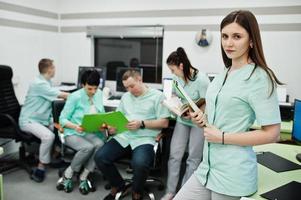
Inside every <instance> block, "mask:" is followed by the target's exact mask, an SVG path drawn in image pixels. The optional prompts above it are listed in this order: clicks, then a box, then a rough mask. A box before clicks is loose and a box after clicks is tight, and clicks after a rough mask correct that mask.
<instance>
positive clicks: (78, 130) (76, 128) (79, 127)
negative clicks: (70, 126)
mask: <svg viewBox="0 0 301 200" xmlns="http://www.w3.org/2000/svg"><path fill="white" fill-rule="evenodd" d="M74 130H76V132H78V133H82V132H83V131H84V129H83V127H81V126H79V125H76V126H75V127H74Z"/></svg>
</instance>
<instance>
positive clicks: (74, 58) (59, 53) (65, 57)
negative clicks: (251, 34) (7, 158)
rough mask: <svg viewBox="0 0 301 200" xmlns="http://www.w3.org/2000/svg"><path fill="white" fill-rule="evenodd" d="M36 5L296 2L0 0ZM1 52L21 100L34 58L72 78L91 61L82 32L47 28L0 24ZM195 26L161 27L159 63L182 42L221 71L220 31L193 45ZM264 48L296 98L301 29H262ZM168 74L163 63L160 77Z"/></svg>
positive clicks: (90, 8) (202, 62)
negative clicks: (206, 42) (205, 44)
mask: <svg viewBox="0 0 301 200" xmlns="http://www.w3.org/2000/svg"><path fill="white" fill-rule="evenodd" d="M1 1H2V2H7V3H14V4H17V5H21V6H27V7H31V8H35V9H42V10H46V11H51V12H57V13H61V14H64V13H89V12H111V11H135V10H136V11H141V10H153V11H156V10H168V9H202V8H239V7H242V8H244V7H266V6H289V5H301V2H300V0H279V1H276V2H275V1H274V0H255V1H242V0H241V1H238V0H236V1H217V0H202V1H200V0H190V1H175V0H166V1H161V0H154V1H143V2H142V1H140V0H127V1H126V2H124V1H121V0H86V1H82V0H59V1H58V0H44V1H39V0H26V1H24V0H4V1H3V0H1ZM0 17H3V18H9V19H14V20H24V21H27V22H35V23H42V24H48V25H56V24H59V25H60V26H62V27H67V26H86V25H155V24H162V25H179V24H180V25H200V29H201V28H202V24H209V25H210V24H211V25H218V24H219V23H220V21H221V19H222V18H223V16H196V17H194V16H193V17H174V16H173V17H147V18H139V17H132V18H97V19H76V20H75V19H73V20H59V21H58V20H55V19H49V18H45V17H37V16H32V15H26V14H20V13H17V12H7V11H3V10H1V9H0ZM257 19H258V21H259V23H260V24H277V23H278V24H279V23H280V24H287V23H300V22H301V14H299V15H258V16H257ZM0 31H1V37H0V45H1V48H2V49H1V53H0V63H1V64H8V65H11V66H12V67H13V69H14V71H15V80H16V81H18V83H19V84H18V85H17V86H16V92H17V96H18V98H19V99H20V102H22V101H23V99H24V95H25V93H26V90H27V87H28V84H29V80H31V79H32V78H33V77H34V76H35V75H36V74H37V62H38V60H39V59H40V58H42V57H50V58H53V59H54V60H55V63H56V66H57V75H56V79H55V80H54V81H55V82H60V81H69V82H75V81H76V78H77V67H78V66H79V65H88V66H89V65H93V52H94V51H93V49H92V47H93V44H92V43H91V39H90V38H87V37H86V34H85V33H84V32H80V33H55V32H47V31H38V30H29V29H21V28H10V27H3V26H0ZM195 34H196V32H195V31H168V30H165V32H164V45H163V63H164V64H165V60H166V58H167V56H168V55H169V53H170V52H171V51H174V50H175V49H176V48H177V47H178V46H182V47H184V48H185V50H186V51H187V53H188V56H189V58H190V60H191V62H192V64H193V65H194V66H195V67H197V68H199V69H200V70H201V71H203V72H205V73H206V72H220V71H221V70H222V69H223V63H222V59H221V54H220V43H219V33H218V32H212V34H213V40H212V45H211V46H209V47H208V48H201V47H198V46H197V45H196V44H195V42H194V38H195ZM262 39H263V45H264V51H265V55H266V59H267V62H268V64H269V66H270V67H271V68H272V69H273V70H274V71H275V72H276V74H277V76H278V77H279V78H280V80H281V81H283V82H285V83H287V84H288V85H287V87H288V93H289V94H290V95H291V97H292V98H301V90H298V86H299V81H298V80H299V77H298V76H297V75H298V74H300V69H299V66H301V65H300V64H301V63H300V62H301V61H300V59H298V56H299V55H298V54H299V52H301V45H300V44H301V43H300V39H301V33H300V31H292V32H289V31H262ZM167 76H170V72H169V70H168V69H167V68H166V65H165V66H164V67H163V77H167Z"/></svg>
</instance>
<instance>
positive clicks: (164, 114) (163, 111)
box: [155, 94, 171, 119]
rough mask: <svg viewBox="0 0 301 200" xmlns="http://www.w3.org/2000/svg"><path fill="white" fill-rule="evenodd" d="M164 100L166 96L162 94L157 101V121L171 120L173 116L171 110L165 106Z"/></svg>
mask: <svg viewBox="0 0 301 200" xmlns="http://www.w3.org/2000/svg"><path fill="white" fill-rule="evenodd" d="M163 99H164V95H163V94H160V96H159V97H158V98H157V101H156V105H155V106H156V116H157V119H162V118H169V117H170V116H171V114H170V112H169V110H168V109H167V108H166V107H165V106H163V104H162V101H163Z"/></svg>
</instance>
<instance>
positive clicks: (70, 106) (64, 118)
mask: <svg viewBox="0 0 301 200" xmlns="http://www.w3.org/2000/svg"><path fill="white" fill-rule="evenodd" d="M77 101H78V98H76V96H73V95H72V94H71V95H69V96H68V98H67V101H66V104H65V105H64V108H63V110H62V112H61V115H60V124H61V125H62V126H63V127H64V126H65V125H66V123H67V122H69V120H70V119H71V116H72V114H73V112H74V109H75V105H76V102H77Z"/></svg>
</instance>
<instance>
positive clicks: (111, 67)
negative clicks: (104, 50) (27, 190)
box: [106, 61, 126, 81]
mask: <svg viewBox="0 0 301 200" xmlns="http://www.w3.org/2000/svg"><path fill="white" fill-rule="evenodd" d="M106 66H107V80H114V81H115V80H116V70H117V67H126V65H125V64H124V62H123V61H110V62H108V63H107V65H106Z"/></svg>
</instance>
